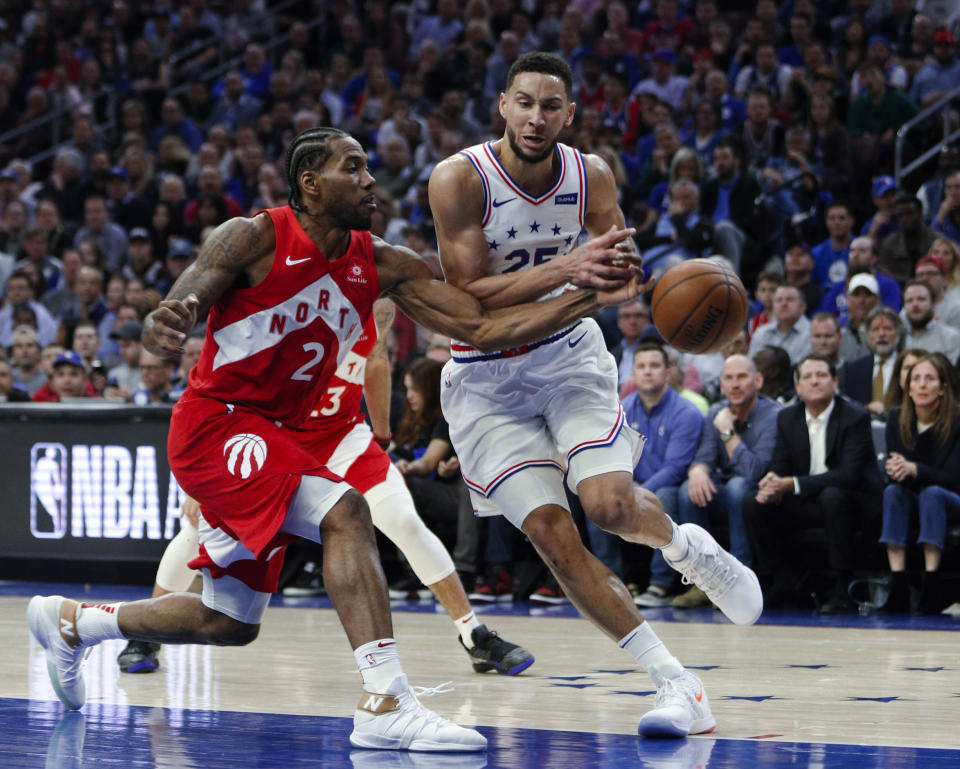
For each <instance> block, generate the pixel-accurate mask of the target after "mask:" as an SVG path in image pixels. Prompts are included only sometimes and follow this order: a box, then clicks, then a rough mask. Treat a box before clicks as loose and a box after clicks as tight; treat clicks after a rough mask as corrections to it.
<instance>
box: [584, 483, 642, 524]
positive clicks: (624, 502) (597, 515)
mask: <svg viewBox="0 0 960 769" xmlns="http://www.w3.org/2000/svg"><path fill="white" fill-rule="evenodd" d="M648 497H650V498H652V499H649V498H648ZM638 504H639V505H640V507H641V509H642V508H646V507H652V506H656V507H658V508H659V507H660V502H659V500H658V499H657V497H656V495H655V494H654V493H653V492H651V491H648V490H647V489H642V488H639V487H637V488H636V491H635V492H634V494H633V495H629V494H626V495H625V494H622V493H614V492H613V490H612V489H611V491H610V492H609V493H606V492H603V493H600V494H598V495H597V496H596V497H595V498H594V499H593V500H592V504H591V505H590V506H589V507H587V506H586V505H584V510H585V511H586V513H587V516H588V517H589V518H590V520H591V521H593V522H594V523H595V524H597V526H599V527H600V528H601V529H603V530H604V531H609V532H610V533H611V534H617V533H619V532H621V531H628V530H631V529H632V528H633V527H634V526H633V525H632V523H633V521H634V518H635V517H636V515H637V505H638Z"/></svg>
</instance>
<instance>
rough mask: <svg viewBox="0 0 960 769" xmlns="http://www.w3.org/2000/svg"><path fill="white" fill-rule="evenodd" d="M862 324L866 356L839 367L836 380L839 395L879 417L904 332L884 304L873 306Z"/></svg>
mask: <svg viewBox="0 0 960 769" xmlns="http://www.w3.org/2000/svg"><path fill="white" fill-rule="evenodd" d="M863 325H864V328H866V331H867V334H866V340H865V341H866V343H867V348H868V349H869V350H870V354H869V355H865V356H863V357H862V358H854V359H853V360H851V361H847V362H846V363H844V364H843V366H842V367H841V369H840V373H839V377H838V379H839V382H840V392H841V393H843V394H844V395H846V396H847V397H848V398H850V399H851V400H855V401H856V402H857V403H861V404H863V406H864V407H865V408H866V409H867V411H869V412H870V413H871V414H874V415H876V416H880V415H882V414H883V412H884V405H883V401H884V398H885V397H886V394H887V390H888V389H890V382H891V381H893V365H894V363H895V362H896V360H897V353H899V352H900V348H901V347H902V346H903V340H904V337H905V336H906V329H905V328H904V327H903V323H902V322H901V320H900V316H899V315H897V313H896V311H894V309H893V308H892V307H887V305H885V304H878V305H877V306H876V307H874V308H873V309H872V310H871V311H870V312H869V313H868V314H867V319H866V320H865V321H864V324H863Z"/></svg>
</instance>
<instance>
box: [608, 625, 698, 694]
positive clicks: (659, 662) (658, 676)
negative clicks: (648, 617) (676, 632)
mask: <svg viewBox="0 0 960 769" xmlns="http://www.w3.org/2000/svg"><path fill="white" fill-rule="evenodd" d="M617 643H618V644H619V646H620V648H621V649H623V650H624V651H626V652H627V653H628V654H629V655H630V656H631V657H633V658H634V659H635V660H636V661H637V662H639V663H640V664H641V665H642V666H643V669H644V670H646V671H647V672H648V673H649V674H650V677H651V678H653V680H654V681H655V682H656V683H657V684H659V683H660V682H661V681H662V680H663V679H665V678H676V677H677V676H679V675H682V674H683V665H681V664H680V661H679V660H678V659H677V658H676V657H674V656H673V655H672V654H671V653H670V652H669V651H668V650H667V647H666V646H664V645H663V641H661V640H660V639H659V638H657V634H656V633H654V632H653V628H651V627H650V623H649V622H642V623H641V624H639V625H637V627H635V628H634V629H633V630H631V631H630V632H629V633H627V634H626V635H625V636H624V637H623V638H621V639H620V640H619V641H618V642H617Z"/></svg>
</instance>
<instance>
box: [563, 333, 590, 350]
mask: <svg viewBox="0 0 960 769" xmlns="http://www.w3.org/2000/svg"><path fill="white" fill-rule="evenodd" d="M586 335H587V332H586V331H584V332H583V333H582V334H580V336H578V337H577V338H576V339H571V340H570V341H569V342H567V344H568V345H570V346H571V347H576V346H577V345H578V344H580V340H581V339H583V338H584V337H585V336H586Z"/></svg>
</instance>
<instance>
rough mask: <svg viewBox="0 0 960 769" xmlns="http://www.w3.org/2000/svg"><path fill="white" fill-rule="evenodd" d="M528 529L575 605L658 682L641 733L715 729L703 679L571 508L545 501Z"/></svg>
mask: <svg viewBox="0 0 960 769" xmlns="http://www.w3.org/2000/svg"><path fill="white" fill-rule="evenodd" d="M523 531H524V533H525V534H526V535H527V536H528V537H529V538H530V541H531V542H532V543H533V545H534V547H535V548H536V549H537V552H538V553H539V554H540V556H541V557H542V558H543V560H544V561H545V562H546V564H547V566H549V567H550V570H551V571H552V572H553V574H554V576H556V578H557V581H558V582H559V583H560V585H561V587H562V588H563V590H564V592H565V593H566V595H567V597H568V598H569V599H570V601H571V602H572V603H573V605H574V606H576V607H577V609H579V611H580V612H581V613H582V614H583V615H584V616H585V617H587V618H588V619H589V620H590V621H591V622H593V623H594V624H595V625H596V626H597V627H599V628H600V629H601V630H603V631H604V632H605V633H606V634H607V635H609V636H610V637H611V638H613V639H614V640H615V641H616V642H617V644H618V645H619V646H620V648H621V649H623V650H624V651H626V652H627V653H628V654H630V655H631V656H632V657H633V658H634V659H635V660H636V661H637V662H638V663H639V664H640V665H641V666H643V668H644V669H645V670H646V671H647V672H648V673H650V677H651V678H652V679H653V680H654V682H655V683H656V685H657V697H656V702H655V705H654V708H653V710H651V711H649V712H648V713H645V714H644V715H643V717H642V718H641V719H640V724H639V726H638V730H639V732H640V734H643V735H650V736H658V737H685V736H686V735H688V734H699V733H702V732H709V731H712V730H713V728H714V725H715V722H714V719H713V715H712V713H711V712H710V704H709V701H708V700H707V696H706V693H705V692H704V691H703V686H702V684H701V683H700V679H699V678H697V677H696V676H695V675H694V674H693V673H690V672H689V671H687V670H684V668H683V665H681V664H680V662H679V661H678V660H677V659H676V657H674V656H673V655H672V654H670V652H669V651H668V650H667V648H666V646H664V645H663V643H662V642H661V641H660V639H659V638H658V637H657V635H656V633H654V631H653V630H652V629H651V627H650V625H649V624H648V623H647V622H645V621H644V619H643V617H642V616H641V615H640V612H639V611H637V607H636V606H635V605H634V603H633V599H632V598H631V596H630V592H629V591H628V590H627V588H626V586H625V585H624V584H623V582H622V581H621V580H620V578H619V577H617V576H616V575H615V574H614V573H613V572H612V571H610V570H609V569H608V568H607V567H606V566H604V565H603V563H601V562H600V560H599V559H598V558H596V557H595V556H594V555H593V554H591V553H590V552H589V551H588V550H587V549H586V547H584V545H583V540H582V539H581V537H580V532H579V531H578V530H577V527H576V525H575V524H574V522H573V518H572V517H571V515H570V513H569V512H568V511H566V510H564V509H563V508H562V507H560V506H558V505H544V506H543V507H540V508H537V509H536V510H534V511H533V512H532V513H530V514H529V515H528V516H527V518H526V519H525V520H524V522H523Z"/></svg>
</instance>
